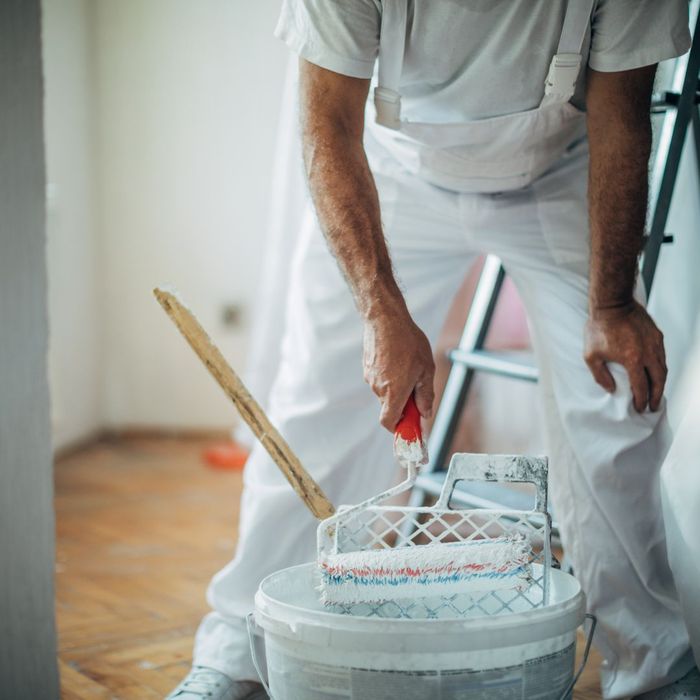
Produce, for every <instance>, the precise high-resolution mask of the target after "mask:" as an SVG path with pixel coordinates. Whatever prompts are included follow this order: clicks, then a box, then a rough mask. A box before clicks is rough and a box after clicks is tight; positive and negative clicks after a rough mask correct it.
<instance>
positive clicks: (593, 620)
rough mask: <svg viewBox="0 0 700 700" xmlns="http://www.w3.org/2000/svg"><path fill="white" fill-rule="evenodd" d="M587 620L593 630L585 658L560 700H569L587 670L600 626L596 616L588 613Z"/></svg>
mask: <svg viewBox="0 0 700 700" xmlns="http://www.w3.org/2000/svg"><path fill="white" fill-rule="evenodd" d="M586 619H587V620H590V621H591V628H590V630H589V631H588V637H587V638H586V646H585V647H584V648H583V658H582V659H581V665H580V666H579V667H578V671H576V675H575V676H574V677H573V678H572V679H571V683H569V685H567V686H566V690H565V691H564V692H563V693H562V696H561V698H560V699H559V700H568V698H569V693H571V691H572V690H573V689H574V686H575V685H576V683H578V679H579V678H580V677H581V674H582V673H583V669H584V668H586V662H587V661H588V654H589V653H590V651H591V643H592V642H593V635H594V634H595V626H596V625H597V624H598V619H597V618H596V616H595V615H593V614H591V613H586ZM583 624H584V625H585V624H586V623H585V622H584V623H583Z"/></svg>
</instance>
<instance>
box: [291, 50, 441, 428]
mask: <svg viewBox="0 0 700 700" xmlns="http://www.w3.org/2000/svg"><path fill="white" fill-rule="evenodd" d="M368 91H369V81H368V80H362V79H358V78H350V77H347V76H343V75H339V74H338V73H333V72H332V71H329V70H326V69H324V68H320V67H318V66H316V65H314V64H312V63H309V62H308V61H305V60H304V59H301V61H300V98H301V99H300V106H301V126H302V146H303V155H304V164H305V167H306V175H307V178H308V181H309V188H310V190H311V196H312V198H313V201H314V205H315V207H316V212H317V214H318V219H319V223H320V225H321V228H322V230H323V233H324V235H325V237H326V240H327V242H328V246H329V248H330V249H331V252H332V253H333V254H334V255H335V257H336V259H337V261H338V264H339V265H340V268H341V270H342V271H343V274H344V275H345V278H346V280H347V282H348V284H349V286H350V289H351V291H352V293H353V296H354V298H355V302H356V304H357V308H358V310H359V312H360V314H361V316H362V319H363V322H364V373H365V380H366V381H367V382H368V383H369V384H370V386H371V387H372V390H373V391H374V393H375V394H377V396H378V397H379V399H380V401H381V404H382V413H381V417H380V422H381V423H382V425H383V426H384V427H385V428H387V429H389V430H393V429H394V427H395V425H396V423H397V422H398V420H399V418H400V417H401V413H402V411H403V408H404V406H405V404H406V401H407V400H408V398H409V396H410V395H411V393H415V397H416V403H417V405H418V409H419V410H420V412H421V414H422V415H423V416H426V417H427V416H429V415H430V413H431V411H432V403H433V375H434V364H433V358H432V353H431V350H430V344H429V343H428V340H427V339H426V337H425V335H424V334H423V333H422V332H421V330H420V329H419V328H418V327H417V326H416V324H415V323H414V322H413V320H412V319H411V316H410V314H409V312H408V309H407V307H406V303H405V301H404V298H403V295H402V293H401V290H400V289H399V286H398V284H397V282H396V279H395V278H394V273H393V270H392V265H391V259H390V257H389V252H388V250H387V246H386V242H385V240H384V234H383V231H382V225H381V214H380V209H379V198H378V196H377V190H376V187H375V184H374V179H373V178H372V173H371V172H370V169H369V165H368V163H367V157H366V155H365V151H364V146H363V141H362V136H363V131H364V111H365V102H366V100H367V93H368Z"/></svg>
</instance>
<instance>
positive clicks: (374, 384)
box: [364, 313, 435, 431]
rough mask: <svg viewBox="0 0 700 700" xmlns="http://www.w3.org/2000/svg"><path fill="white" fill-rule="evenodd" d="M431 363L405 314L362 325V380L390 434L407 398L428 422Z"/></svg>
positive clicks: (425, 346)
mask: <svg viewBox="0 0 700 700" xmlns="http://www.w3.org/2000/svg"><path fill="white" fill-rule="evenodd" d="M434 375H435V363H434V361H433V354H432V352H431V350H430V343H429V342H428V339H427V338H426V337H425V334H424V333H423V331H421V329H420V328H418V326H417V325H416V324H415V323H414V322H413V320H412V319H411V317H410V316H409V315H408V313H406V314H401V315H397V314H393V313H392V314H383V315H381V316H379V317H378V318H375V319H372V320H368V321H366V322H365V334H364V377H365V381H366V382H367V383H368V384H369V385H370V387H371V388H372V391H373V392H374V393H375V394H376V395H377V396H378V397H379V400H380V401H381V404H382V411H381V415H380V418H379V422H380V423H381V424H382V425H383V426H384V427H385V428H386V429H387V430H390V431H393V430H394V428H395V427H396V424H397V423H398V422H399V419H400V418H401V414H402V413H403V409H404V407H405V405H406V401H408V398H409V396H410V395H411V394H412V393H414V390H415V399H416V405H417V406H418V410H419V411H420V413H421V415H422V416H423V417H424V418H430V416H431V414H432V410H433V399H434V392H433V377H434Z"/></svg>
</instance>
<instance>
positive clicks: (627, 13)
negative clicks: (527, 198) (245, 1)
mask: <svg viewBox="0 0 700 700" xmlns="http://www.w3.org/2000/svg"><path fill="white" fill-rule="evenodd" d="M568 1H572V2H575V1H576V0H407V2H408V24H407V32H408V35H407V39H406V49H405V56H404V65H403V73H402V76H401V85H400V90H399V91H400V92H401V95H402V105H403V107H402V115H403V118H404V119H408V120H411V121H426V122H442V123H446V122H465V121H472V120H476V119H484V118H487V117H493V116H500V115H503V114H513V113H515V112H524V111H526V110H529V109H533V108H535V107H537V105H538V104H539V103H540V101H541V100H542V96H543V94H544V80H545V77H546V75H547V71H548V69H549V64H550V61H551V59H552V56H553V55H554V54H555V53H556V52H557V45H558V43H559V38H560V36H561V30H562V24H563V21H564V14H565V12H566V5H567V2H568ZM381 20H382V2H381V0H284V3H283V7H282V13H281V15H280V18H279V22H278V25H277V29H276V31H275V34H276V36H278V37H279V38H281V39H282V40H283V41H284V42H285V43H286V44H287V45H288V46H289V47H290V48H291V49H292V50H293V51H295V52H296V53H298V54H299V55H300V56H302V57H303V58H305V59H306V60H308V61H310V62H311V63H314V64H316V65H319V66H321V67H323V68H327V69H328V70H331V71H334V72H336V73H341V74H343V75H348V76H351V77H355V78H371V77H372V76H373V74H374V68H375V62H376V57H377V52H378V49H379V29H380V26H381ZM689 46H690V32H689V30H688V2H687V0H598V3H597V6H596V9H595V12H594V14H593V19H592V23H591V30H590V32H589V33H588V35H587V37H586V41H585V43H584V48H583V52H584V56H587V60H588V65H589V66H590V67H591V68H592V69H593V70H597V71H604V72H610V71H624V70H630V69H633V68H639V67H641V66H647V65H651V64H654V63H658V62H659V61H662V60H664V59H667V58H673V57H676V56H680V55H682V54H683V53H685V52H686V51H687V50H688V47H689ZM584 78H585V70H582V71H581V75H580V76H579V83H578V86H577V90H576V94H575V95H574V98H573V99H572V102H573V104H574V105H576V106H577V107H579V108H581V109H583V108H585V104H584Z"/></svg>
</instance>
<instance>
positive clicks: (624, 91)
mask: <svg viewBox="0 0 700 700" xmlns="http://www.w3.org/2000/svg"><path fill="white" fill-rule="evenodd" d="M655 72H656V66H648V67H645V68H640V69H636V70H631V71H624V72H619V73H600V72H597V71H594V70H591V69H589V71H588V87H587V95H586V107H587V112H588V137H589V143H590V158H591V160H590V177H589V185H588V198H589V211H590V227H591V264H590V295H589V297H590V298H589V307H590V308H589V312H590V317H589V321H588V324H587V326H586V350H585V359H586V362H587V364H588V366H589V367H590V369H591V372H592V373H593V376H594V377H595V379H596V381H597V382H598V383H599V384H600V385H601V386H602V387H603V388H604V389H606V390H607V391H614V390H615V381H614V379H613V377H612V374H611V373H610V371H609V370H608V368H607V366H606V363H607V362H617V363H620V364H621V365H623V366H624V367H625V369H626V370H627V373H628V375H629V379H630V384H631V387H632V393H633V396H634V406H635V408H636V410H637V411H643V410H644V409H645V408H646V406H647V404H648V405H649V407H650V408H651V409H652V410H656V409H657V408H658V407H659V403H660V401H661V397H662V395H663V389H664V384H665V382H666V360H665V355H664V344H663V336H662V334H661V332H660V331H659V329H658V328H657V327H656V325H655V324H654V322H653V320H652V319H651V317H650V316H649V315H648V314H647V312H646V311H645V309H644V308H643V307H642V306H641V305H640V304H638V303H637V302H636V301H635V300H634V297H633V293H634V287H635V283H636V277H637V271H638V258H639V254H640V252H641V247H642V241H643V233H644V223H645V218H646V211H647V197H648V162H649V154H650V150H651V122H650V116H649V107H650V98H651V92H652V88H653V83H654V75H655Z"/></svg>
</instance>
